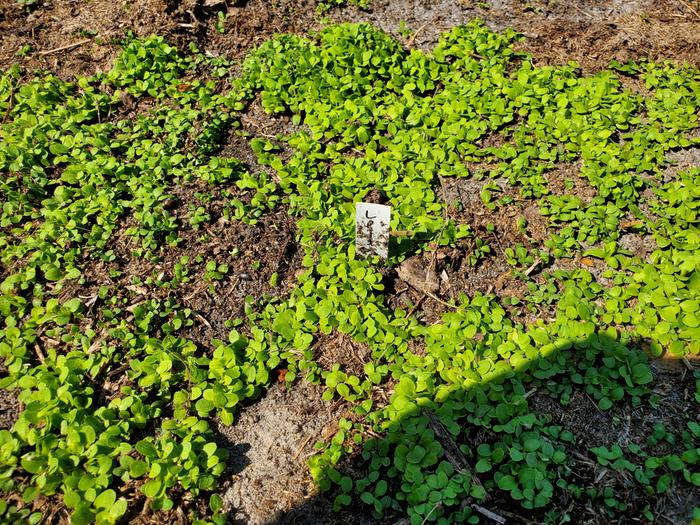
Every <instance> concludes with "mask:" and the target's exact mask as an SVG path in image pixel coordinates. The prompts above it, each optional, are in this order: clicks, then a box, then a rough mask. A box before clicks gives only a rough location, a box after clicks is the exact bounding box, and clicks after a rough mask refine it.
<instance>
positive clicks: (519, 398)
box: [230, 333, 700, 525]
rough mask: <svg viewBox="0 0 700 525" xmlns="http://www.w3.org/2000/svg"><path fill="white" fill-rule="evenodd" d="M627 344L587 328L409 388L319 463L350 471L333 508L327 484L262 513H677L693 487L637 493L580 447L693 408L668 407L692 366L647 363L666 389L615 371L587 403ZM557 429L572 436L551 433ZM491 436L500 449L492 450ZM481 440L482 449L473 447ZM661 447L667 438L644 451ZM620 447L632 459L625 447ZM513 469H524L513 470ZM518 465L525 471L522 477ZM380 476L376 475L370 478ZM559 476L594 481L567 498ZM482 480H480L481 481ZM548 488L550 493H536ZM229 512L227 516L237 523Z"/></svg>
mask: <svg viewBox="0 0 700 525" xmlns="http://www.w3.org/2000/svg"><path fill="white" fill-rule="evenodd" d="M630 347H631V348H628V347H626V346H624V345H622V344H620V342H618V341H616V340H614V339H612V338H610V337H609V336H607V335H605V334H603V333H598V334H594V335H592V336H590V337H589V338H587V339H579V340H573V341H570V342H569V343H567V344H564V345H559V349H558V350H557V351H555V352H553V353H552V354H550V355H548V356H546V357H539V358H536V359H533V360H531V361H528V362H526V363H524V364H522V365H521V366H519V367H517V368H512V369H510V370H507V371H505V372H503V373H500V374H498V375H492V376H491V377H489V378H488V380H486V381H482V382H477V381H476V375H474V379H473V380H472V381H469V379H467V380H466V381H465V382H471V383H472V384H471V386H470V387H468V388H464V389H458V390H454V391H452V392H451V393H450V394H449V396H447V397H445V398H444V399H443V400H442V401H440V402H434V401H431V400H429V399H428V398H420V392H418V393H417V394H416V398H420V400H419V403H418V404H413V407H412V408H409V409H407V410H404V411H403V412H402V413H401V414H400V416H398V417H396V418H395V420H394V421H393V422H392V423H391V424H390V425H389V426H388V427H387V428H386V429H385V431H384V432H383V433H382V435H381V437H375V438H370V439H369V440H368V441H366V443H365V445H364V448H363V450H360V451H359V452H357V453H355V454H354V455H352V456H350V457H348V458H346V459H344V460H343V461H342V462H341V464H339V465H337V466H336V469H329V470H328V471H327V472H326V474H327V475H328V476H331V477H335V479H336V480H337V479H339V478H340V477H344V476H347V477H349V478H350V479H352V480H353V482H354V484H355V485H354V486H355V490H354V491H352V492H351V493H350V494H352V501H351V503H350V504H349V505H348V506H346V507H343V508H342V509H341V511H340V512H339V513H337V512H334V511H333V510H332V507H333V501H334V499H335V498H336V497H337V496H338V495H339V494H340V492H339V491H338V489H337V488H334V489H332V490H330V491H328V492H321V493H319V494H317V495H315V496H313V497H311V498H309V499H307V500H305V501H304V502H303V503H302V504H301V505H299V506H297V507H296V508H293V509H292V510H290V511H288V512H286V513H282V514H277V515H275V516H270V519H269V520H267V521H266V523H269V524H276V525H282V524H309V525H311V524H314V525H320V524H331V523H353V524H379V523H381V524H395V525H399V524H401V525H408V524H409V523H413V524H423V523H430V522H438V523H448V522H454V523H475V522H476V521H475V517H477V516H478V518H479V521H478V522H479V523H512V524H519V523H523V524H530V523H567V522H569V523H591V524H603V523H613V522H615V523H632V522H635V523H638V522H640V519H641V518H640V517H641V511H642V509H644V507H646V506H648V507H649V508H650V509H652V510H653V511H654V512H665V517H667V518H670V519H672V520H674V522H676V523H689V522H690V520H691V519H692V518H691V514H692V509H693V503H692V502H693V501H698V496H699V495H700V494H699V493H698V491H697V490H696V489H693V488H690V487H689V486H688V484H686V486H685V487H683V486H678V485H681V484H679V483H676V485H677V486H672V490H671V491H669V492H674V491H675V493H674V495H672V496H671V495H666V496H649V495H646V494H644V491H642V490H639V489H640V488H641V486H640V485H639V484H635V483H634V481H633V480H631V479H630V477H629V475H628V474H627V475H626V473H620V472H617V471H615V470H614V469H611V468H607V469H606V468H604V467H602V466H601V465H599V464H598V463H597V461H596V457H595V455H594V454H592V453H591V452H590V451H589V449H590V448H591V447H594V446H608V447H610V446H612V445H614V444H619V445H620V446H621V447H622V448H623V450H624V448H625V446H626V445H628V444H631V443H637V444H639V445H640V446H642V447H643V448H644V444H645V441H646V438H647V437H648V435H649V434H650V433H651V431H652V426H653V425H654V424H655V423H656V422H659V421H661V422H664V423H665V424H666V425H667V426H669V425H670V426H671V428H672V429H675V430H680V428H681V426H682V427H684V426H685V425H686V422H687V421H688V418H690V420H691V421H692V420H693V416H692V411H693V408H692V401H690V404H691V406H690V407H686V408H683V409H682V410H680V408H679V402H682V401H683V399H682V398H683V397H685V396H687V395H688V392H690V393H691V394H692V392H693V391H694V381H695V380H694V379H693V377H692V376H693V374H692V373H690V374H684V375H683V377H682V378H681V380H678V377H677V376H676V375H673V374H672V375H667V373H666V372H664V371H659V370H656V369H654V383H651V384H653V385H654V387H658V386H659V384H660V383H664V384H666V385H671V390H670V392H671V393H672V394H673V395H670V394H669V395H666V396H661V398H660V399H657V400H656V401H655V402H654V403H650V402H649V400H648V395H649V394H650V392H651V388H644V387H641V388H640V387H632V386H630V385H626V386H625V380H624V378H619V377H618V379H617V382H618V384H620V385H622V386H623V387H624V388H625V397H624V398H623V399H621V400H619V401H617V402H615V404H614V405H613V407H612V408H611V410H606V411H603V410H600V409H599V408H598V406H597V405H596V403H595V402H594V401H593V398H596V399H598V398H600V396H601V395H602V392H603V390H604V388H605V387H604V386H602V384H601V382H600V381H596V380H595V377H601V376H600V375H597V374H598V371H602V370H604V369H609V367H607V365H609V364H610V363H611V361H610V358H613V359H614V360H615V362H614V365H613V368H615V367H617V368H618V369H620V367H625V366H628V364H626V363H627V361H626V359H625V357H626V356H627V355H630V354H636V355H639V352H640V350H639V349H640V348H644V347H645V345H644V342H642V341H638V342H636V343H635V344H634V345H630ZM604 359H605V363H604V361H603V360H604ZM465 375H466V374H465ZM606 377H611V376H610V375H608V376H606ZM603 382H604V381H603ZM608 386H609V385H608ZM646 386H647V387H648V386H649V385H646ZM683 389H685V393H684V392H681V390H683ZM657 390H658V389H657ZM657 390H655V392H656V391H657ZM396 395H397V394H395V393H394V394H393V395H392V399H394V398H395V396H396ZM635 396H636V397H641V398H644V400H643V402H642V403H633V402H632V398H633V397H635ZM419 405H420V406H419ZM688 410H689V411H690V414H688V413H687V411H688ZM554 427H559V428H558V430H556V429H554V430H553V428H554ZM567 431H568V432H571V433H572V435H573V439H569V440H567V439H560V438H561V437H562V436H563V435H564V434H562V433H564V432H567ZM533 440H534V441H533ZM486 445H488V449H487V448H486ZM477 448H478V449H479V451H478V452H477ZM497 448H501V449H502V451H503V453H500V452H499V453H497V452H495V450H496V449H497ZM671 448H673V447H671ZM676 448H678V447H676ZM488 451H490V452H491V454H493V455H492V456H491V457H489V456H488V455H487V456H484V453H485V452H488ZM557 451H559V452H562V453H564V454H565V455H566V458H565V459H563V456H562V455H561V454H556V453H557ZM520 452H522V454H521V453H520ZM529 452H530V453H529ZM672 452H673V451H672V450H670V449H669V447H668V446H667V447H666V449H664V448H663V447H662V448H661V449H659V448H658V447H657V448H656V449H654V450H652V451H650V453H655V454H659V453H672ZM553 454H556V456H558V457H556V456H555V455H553ZM625 457H626V458H627V459H630V460H632V461H635V458H634V457H633V456H632V455H631V454H630V453H629V452H625ZM511 458H512V461H510V460H511ZM480 459H481V461H480ZM485 459H486V462H483V460H485ZM636 459H637V460H638V458H636ZM477 462H478V463H477ZM641 463H643V460H642V461H641ZM477 465H478V466H477ZM487 467H488V468H487ZM334 471H335V472H334ZM499 471H500V472H501V473H502V474H504V475H513V476H514V479H515V485H516V486H517V489H516V492H513V496H515V497H516V498H517V499H519V500H521V501H522V500H523V498H525V499H530V500H533V499H535V500H537V498H538V494H539V495H540V496H541V499H539V500H537V501H539V503H540V505H541V506H540V508H539V509H534V510H527V509H525V508H523V507H522V506H521V505H520V504H518V502H517V501H516V500H515V499H514V498H513V497H512V496H511V494H510V493H509V492H508V491H504V490H501V489H499V488H497V487H493V486H492V485H491V484H490V483H488V480H491V479H493V477H494V473H496V472H499ZM523 472H527V473H528V475H527V476H523V474H522V473H523ZM443 473H444V474H443ZM519 473H520V477H519ZM528 476H529V479H530V481H527V480H526V478H527V477H528ZM382 479H384V480H386V481H387V482H388V485H385V484H383V483H378V482H377V480H382ZM561 479H565V480H566V481H567V482H569V483H574V484H575V485H576V486H577V487H581V489H583V490H586V489H591V490H593V491H596V493H595V494H594V495H591V494H589V495H588V496H587V497H583V498H580V499H575V498H573V497H572V491H571V490H567V491H564V490H562V489H561V488H558V487H557V480H561ZM370 480H374V481H370ZM680 480H681V478H680V477H679V478H677V480H676V481H680ZM562 483H563V482H562ZM485 485H486V486H487V487H489V488H487V489H484V486H485ZM358 486H359V487H360V488H359V489H358ZM448 487H449V488H448ZM606 487H609V488H611V489H612V490H613V492H614V497H615V498H616V499H617V500H618V501H619V502H620V503H623V504H626V505H627V508H626V510H625V509H622V508H620V509H618V510H617V511H616V512H615V515H616V516H617V517H616V518H613V517H612V516H611V515H608V514H606V507H605V503H604V499H605V498H604V496H603V491H604V490H605V488H606ZM363 491H364V492H365V493H369V495H364V496H363V500H365V501H364V503H363V501H361V500H360V498H359V497H358V496H357V494H358V492H359V493H362V492H363ZM679 491H680V492H679ZM384 493H385V494H384ZM550 493H553V496H552V499H551V501H547V499H548V498H547V496H546V495H547V494H550ZM382 494H384V495H382ZM397 494H400V495H399V498H401V499H405V501H402V502H401V507H402V508H403V509H405V508H406V506H407V502H408V506H410V507H413V508H414V509H415V510H417V511H418V512H419V513H420V516H421V517H418V515H415V516H413V519H412V520H411V519H410V518H408V517H407V516H406V514H405V510H402V508H399V507H398V506H396V503H395V502H394V503H392V502H391V501H390V499H389V498H388V497H387V496H392V497H396V496H397ZM523 494H525V495H526V496H523ZM475 496H476V497H475ZM270 497H275V495H273V494H271V495H270ZM542 498H543V499H542ZM375 508H376V509H380V510H382V511H383V516H381V517H376V516H380V513H375V512H374V511H375V510H376V509H375ZM426 516H427V517H426ZM567 516H568V519H567ZM620 516H622V517H620ZM470 517H471V519H470ZM230 518H231V519H233V520H234V521H232V522H233V523H236V524H241V525H242V524H243V523H247V521H245V520H244V521H241V520H235V518H236V517H234V516H230ZM446 520H447V521H446ZM641 521H644V520H643V519H641Z"/></svg>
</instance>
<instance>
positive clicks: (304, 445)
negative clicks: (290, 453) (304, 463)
mask: <svg viewBox="0 0 700 525" xmlns="http://www.w3.org/2000/svg"><path fill="white" fill-rule="evenodd" d="M312 437H313V436H312V435H311V434H309V435H308V436H306V439H305V440H304V442H303V443H302V444H301V446H300V447H299V450H297V453H296V454H294V457H293V458H292V459H293V460H294V461H296V460H297V458H299V456H300V455H301V453H302V452H303V451H304V449H305V448H306V445H308V444H309V441H311V438H312Z"/></svg>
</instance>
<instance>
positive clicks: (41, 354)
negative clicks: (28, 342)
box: [34, 343, 46, 364]
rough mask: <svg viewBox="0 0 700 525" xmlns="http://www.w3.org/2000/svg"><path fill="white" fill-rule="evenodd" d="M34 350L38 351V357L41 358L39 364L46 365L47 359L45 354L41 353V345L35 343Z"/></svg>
mask: <svg viewBox="0 0 700 525" xmlns="http://www.w3.org/2000/svg"><path fill="white" fill-rule="evenodd" d="M34 350H36V356H37V357H38V358H39V362H41V364H44V359H46V357H45V356H44V353H43V352H42V351H41V348H40V347H39V343H34Z"/></svg>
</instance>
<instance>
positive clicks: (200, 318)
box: [194, 312, 211, 328]
mask: <svg viewBox="0 0 700 525" xmlns="http://www.w3.org/2000/svg"><path fill="white" fill-rule="evenodd" d="M194 316H195V317H196V318H197V319H199V320H200V321H202V322H203V323H204V325H205V326H206V327H207V328H211V324H210V323H209V321H207V320H206V319H205V317H204V316H203V315H202V314H200V313H197V312H195V313H194Z"/></svg>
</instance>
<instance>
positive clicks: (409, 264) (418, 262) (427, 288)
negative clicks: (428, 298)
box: [396, 255, 440, 293]
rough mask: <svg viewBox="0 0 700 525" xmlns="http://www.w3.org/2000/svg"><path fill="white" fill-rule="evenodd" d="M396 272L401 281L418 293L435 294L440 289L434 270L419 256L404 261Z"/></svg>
mask: <svg viewBox="0 0 700 525" xmlns="http://www.w3.org/2000/svg"><path fill="white" fill-rule="evenodd" d="M396 271H397V273H398V274H399V278H400V279H401V280H403V281H405V282H406V283H408V284H409V285H411V286H412V287H413V288H415V289H416V290H418V291H420V292H424V293H435V292H437V291H438V290H439V289H440V280H439V279H438V276H437V273H436V272H435V268H433V267H432V266H431V264H430V261H426V260H425V258H424V257H422V256H421V255H416V256H415V257H411V258H409V259H406V260H405V261H404V262H402V263H401V264H400V265H399V267H398V268H397V270H396Z"/></svg>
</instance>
